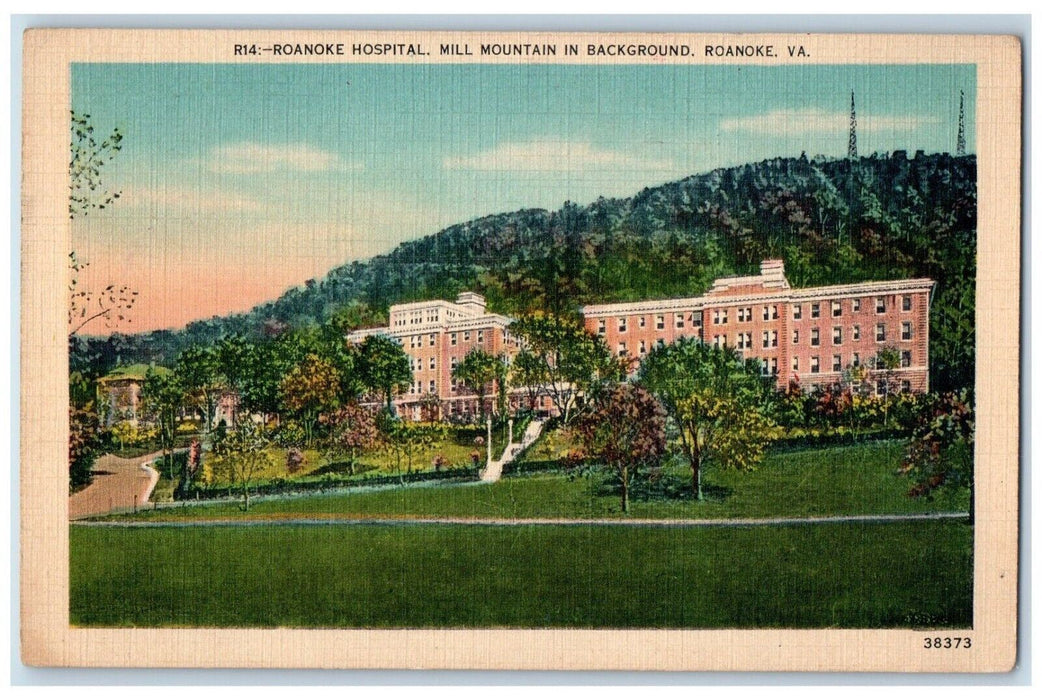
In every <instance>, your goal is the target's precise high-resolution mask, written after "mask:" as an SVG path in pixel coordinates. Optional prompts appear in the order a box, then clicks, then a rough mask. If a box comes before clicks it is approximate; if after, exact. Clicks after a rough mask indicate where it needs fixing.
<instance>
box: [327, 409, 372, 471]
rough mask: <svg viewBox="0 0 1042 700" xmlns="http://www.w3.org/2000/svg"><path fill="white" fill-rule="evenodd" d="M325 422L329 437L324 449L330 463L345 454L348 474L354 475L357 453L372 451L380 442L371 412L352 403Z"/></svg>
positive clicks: (338, 410)
mask: <svg viewBox="0 0 1042 700" xmlns="http://www.w3.org/2000/svg"><path fill="white" fill-rule="evenodd" d="M327 422H328V424H329V436H328V437H327V438H326V449H327V452H328V453H329V455H330V461H332V460H333V458H334V457H336V456H339V455H343V454H346V455H347V456H348V461H347V470H348V474H354V473H355V460H356V459H357V457H358V453H359V452H360V451H361V450H368V449H372V448H373V447H375V446H376V445H377V444H378V443H379V442H380V431H379V429H377V426H376V417H375V416H374V415H373V414H372V412H371V411H367V410H366V409H364V408H362V407H361V406H359V405H358V404H357V403H353V402H352V403H349V404H346V405H344V406H341V407H340V408H339V409H337V410H336V411H334V412H333V413H331V414H330V415H329V416H328V418H327Z"/></svg>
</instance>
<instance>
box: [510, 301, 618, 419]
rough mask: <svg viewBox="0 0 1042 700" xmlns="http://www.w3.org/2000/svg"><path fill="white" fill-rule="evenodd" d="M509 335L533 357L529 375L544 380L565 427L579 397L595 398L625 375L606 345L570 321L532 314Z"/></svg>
mask: <svg viewBox="0 0 1042 700" xmlns="http://www.w3.org/2000/svg"><path fill="white" fill-rule="evenodd" d="M510 332H511V333H512V334H513V335H515V336H517V337H519V338H520V339H521V342H522V345H523V347H524V349H525V351H526V352H527V353H528V354H529V356H530V359H526V360H525V362H526V363H528V365H529V367H528V368H527V369H526V373H528V374H529V375H530V376H531V377H532V378H541V379H542V380H543V382H544V387H545V391H546V393H547V394H548V395H549V396H550V399H551V400H552V401H553V403H554V407H555V408H556V409H557V411H558V413H559V414H560V416H561V418H562V421H563V422H564V424H565V425H568V424H569V423H570V422H571V420H572V418H573V414H574V412H575V411H576V408H577V405H578V400H579V397H580V396H582V395H585V396H587V397H588V398H593V397H594V396H595V395H596V393H597V389H598V388H599V386H600V385H601V384H603V383H604V382H608V381H612V380H615V379H620V378H621V377H622V376H624V375H625V371H624V369H623V368H622V367H621V366H620V365H619V363H617V362H615V360H614V358H613V357H612V356H611V353H610V352H609V350H608V347H607V346H606V345H605V344H604V341H603V340H601V339H600V338H598V337H597V336H595V335H593V334H591V333H589V332H587V331H586V329H585V328H583V327H582V326H581V325H579V324H578V323H577V322H575V321H572V320H570V319H566V318H563V317H561V316H553V315H549V314H545V315H544V314H532V315H528V316H524V317H522V318H521V319H520V320H518V321H515V322H514V323H512V324H511V325H510Z"/></svg>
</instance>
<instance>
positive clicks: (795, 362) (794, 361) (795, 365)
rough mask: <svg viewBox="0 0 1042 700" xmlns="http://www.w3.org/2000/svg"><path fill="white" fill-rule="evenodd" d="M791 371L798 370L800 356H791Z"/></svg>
mask: <svg viewBox="0 0 1042 700" xmlns="http://www.w3.org/2000/svg"><path fill="white" fill-rule="evenodd" d="M792 371H793V372H799V371H800V358H798V357H796V356H795V355H793V356H792Z"/></svg>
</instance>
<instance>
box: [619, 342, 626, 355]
mask: <svg viewBox="0 0 1042 700" xmlns="http://www.w3.org/2000/svg"><path fill="white" fill-rule="evenodd" d="M619 357H626V343H619Z"/></svg>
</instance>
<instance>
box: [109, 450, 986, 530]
mask: <svg viewBox="0 0 1042 700" xmlns="http://www.w3.org/2000/svg"><path fill="white" fill-rule="evenodd" d="M903 450H904V445H903V443H900V442H870V443H865V444H863V445H856V446H852V447H833V448H827V449H814V450H802V451H798V452H796V451H794V452H778V453H773V454H770V455H768V457H767V458H766V460H765V461H764V464H763V465H762V466H761V467H760V468H759V469H758V470H757V471H755V472H744V473H737V472H733V471H720V470H710V471H708V472H707V474H706V477H705V480H706V483H707V486H706V492H707V499H706V500H705V501H703V502H701V503H699V502H696V501H695V500H694V499H692V498H691V495H690V486H689V481H690V470H689V469H688V468H687V467H686V466H685V465H681V464H678V465H675V466H674V467H673V468H671V469H670V470H667V472H666V474H665V475H664V477H663V479H664V481H665V482H667V484H666V486H668V487H669V488H671V489H672V490H673V492H672V493H671V495H670V496H669V497H657V498H644V499H642V498H641V496H640V495H639V494H635V495H634V498H633V500H632V502H631V504H630V514H629V516H630V517H634V518H733V517H745V518H756V517H801V516H818V515H869V514H881V513H922V512H935V511H956V510H966V509H967V507H968V505H969V497H968V492H963V493H961V494H955V495H954V496H953V495H950V494H944V495H942V496H941V497H940V498H938V499H936V500H927V499H914V498H909V496H908V487H909V484H908V482H907V480H905V479H903V478H901V477H899V476H898V475H897V474H896V471H897V469H898V466H899V465H900V461H901V456H902V454H903ZM606 479H607V477H606V475H603V474H594V475H592V476H581V477H573V478H569V477H568V476H565V475H562V474H533V475H529V476H520V477H507V478H505V479H503V480H502V481H499V482H497V483H495V484H452V485H439V486H437V487H431V488H395V489H390V490H385V491H370V492H355V493H352V492H346V493H345V492H340V493H335V494H327V495H309V496H307V497H305V498H286V499H280V500H268V501H255V502H254V503H253V505H251V507H250V511H249V513H245V514H244V513H243V512H242V511H241V510H240V509H239V506H238V505H237V504H235V503H217V504H210V505H186V506H184V507H178V508H169V509H159V510H156V511H145V512H142V513H138V514H137V515H136V516H127V515H120V516H118V517H117V519H127V518H131V517H136V518H138V519H150V520H154V519H162V520H185V519H187V520H194V519H199V518H264V517H283V518H284V517H305V518H306V517H323V516H330V517H337V516H388V517H395V516H402V515H405V516H439V515H440V516H455V517H502V518H526V517H529V518H530V517H541V518H604V517H625V516H624V514H623V513H622V512H621V509H620V502H619V497H618V495H616V494H615V493H614V492H613V490H612V489H611V488H610V485H608V484H607V483H606Z"/></svg>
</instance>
